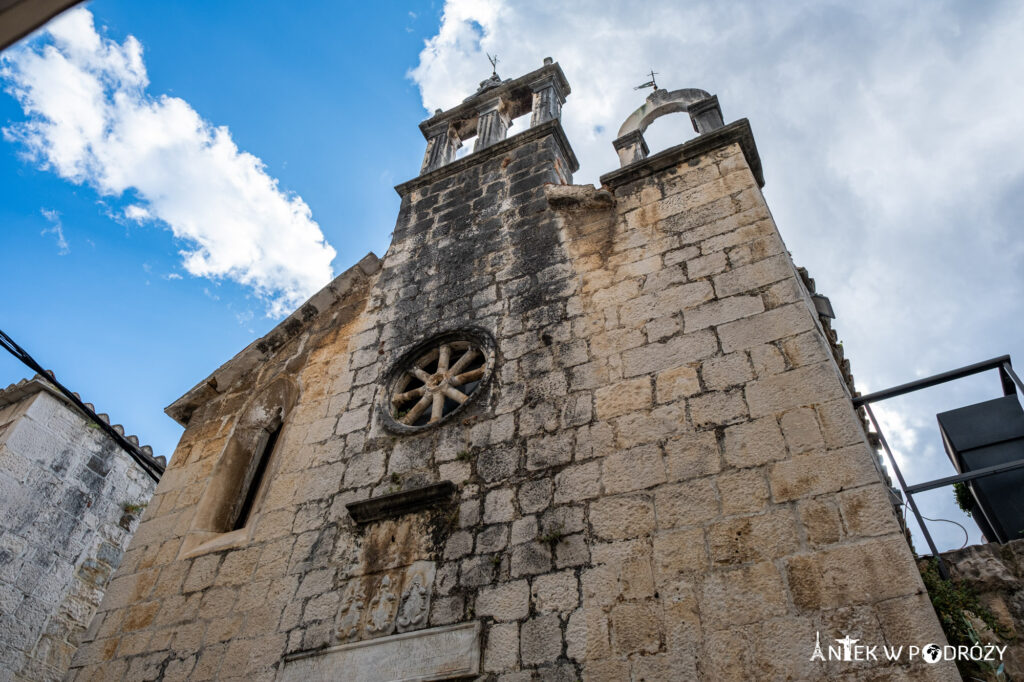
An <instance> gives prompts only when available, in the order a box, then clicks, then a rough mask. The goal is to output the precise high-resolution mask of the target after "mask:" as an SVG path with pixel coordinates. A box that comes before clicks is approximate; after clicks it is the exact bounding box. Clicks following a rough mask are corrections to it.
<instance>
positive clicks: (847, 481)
mask: <svg viewBox="0 0 1024 682" xmlns="http://www.w3.org/2000/svg"><path fill="white" fill-rule="evenodd" d="M870 457H871V455H870V453H869V452H868V451H867V450H866V449H865V448H864V447H863V446H859V445H854V446H851V447H848V448H843V449H841V450H833V451H830V452H826V453H821V454H810V455H800V456H798V457H794V458H792V459H789V460H786V461H784V462H777V463H775V464H773V465H772V467H771V469H770V471H769V474H768V480H769V483H770V484H771V488H772V499H774V500H775V501H776V502H786V501H788V500H795V499H798V498H801V497H811V496H813V495H821V494H823V493H832V492H838V491H840V490H843V489H846V488H855V487H858V486H862V485H867V484H868V483H877V482H878V480H879V479H878V472H877V470H876V469H875V467H874V465H873V464H872V463H871V459H870Z"/></svg>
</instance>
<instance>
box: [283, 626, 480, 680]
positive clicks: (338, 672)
mask: <svg viewBox="0 0 1024 682" xmlns="http://www.w3.org/2000/svg"><path fill="white" fill-rule="evenodd" d="M480 631H481V626H480V621H474V622H471V623H460V624H457V625H442V626H440V627H434V628H429V629H427V630H414V631H412V632H405V633H402V634H398V635H391V636H390V637H380V638H377V639H369V640H366V641H362V642H355V643H353V644H342V645H340V646H333V647H330V648H327V649H317V650H313V651H301V652H298V653H294V654H289V655H287V656H285V657H284V659H283V660H282V661H281V669H280V672H279V674H278V676H277V680H278V682H293V681H296V682H297V681H298V680H302V682H321V681H323V682H328V681H329V680H330V681H333V680H340V679H345V680H351V682H371V681H372V682H427V681H428V680H453V679H463V678H466V677H475V676H476V675H478V674H480Z"/></svg>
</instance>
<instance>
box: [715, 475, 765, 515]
mask: <svg viewBox="0 0 1024 682" xmlns="http://www.w3.org/2000/svg"><path fill="white" fill-rule="evenodd" d="M715 483H716V484H717V485H718V493H719V496H720V497H721V499H722V513H723V514H725V515H727V516H728V515H731V514H744V513H748V512H756V511H761V510H762V509H764V508H765V506H766V505H767V504H768V500H769V492H768V480H767V478H765V474H764V471H763V470H762V469H759V468H758V469H739V470H737V471H727V472H724V473H723V474H721V475H720V476H718V478H716V479H715Z"/></svg>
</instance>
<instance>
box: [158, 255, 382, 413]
mask: <svg viewBox="0 0 1024 682" xmlns="http://www.w3.org/2000/svg"><path fill="white" fill-rule="evenodd" d="M380 264H381V261H380V259H379V258H377V256H376V255H374V254H373V253H372V252H371V253H368V254H366V255H365V256H363V258H362V260H360V261H359V262H358V263H356V264H355V265H353V266H352V267H350V268H349V269H348V270H346V271H345V272H343V273H341V274H340V275H338V276H337V277H335V278H334V279H333V280H332V281H331V282H330V283H328V284H327V285H326V286H325V287H324V288H323V289H321V290H320V291H318V292H317V293H315V294H313V295H312V296H310V298H309V300H308V301H306V302H305V303H303V304H302V305H301V306H299V307H298V309H296V310H295V311H294V312H293V313H292V314H291V315H289V316H288V317H286V318H285V319H283V320H282V321H281V323H280V324H278V325H277V326H276V327H274V328H273V329H271V330H270V331H269V332H267V334H266V335H265V336H263V337H261V338H259V339H256V340H255V341H253V342H252V343H250V344H249V345H248V346H246V347H245V348H244V349H243V350H242V351H241V352H240V353H238V354H237V355H235V357H233V358H231V359H230V360H228V361H227V362H225V363H224V364H223V365H221V366H220V367H219V368H217V370H216V371H214V372H213V373H212V374H211V375H210V376H208V377H206V378H205V379H203V380H202V381H200V382H199V383H198V384H196V385H195V386H193V387H192V388H191V389H189V391H188V392H187V393H185V395H183V396H181V397H180V398H178V399H177V400H175V401H174V402H173V403H171V404H170V405H168V406H167V407H165V408H164V413H165V414H167V416H169V417H170V418H171V419H173V420H174V421H176V422H178V423H179V424H181V425H182V426H188V421H189V419H191V418H192V413H193V412H195V411H196V409H198V408H199V407H200V406H201V405H203V404H204V403H206V402H207V401H208V400H210V399H211V398H213V397H214V396H215V395H217V394H219V393H224V392H225V391H227V390H228V389H229V388H230V387H231V386H232V385H233V384H234V383H235V382H236V381H237V380H238V379H239V378H241V377H242V376H244V375H245V374H247V373H248V372H249V371H250V370H252V369H253V368H254V367H256V366H257V365H259V364H260V363H261V362H263V361H264V360H266V359H267V358H270V357H272V356H273V354H274V353H276V352H277V351H278V350H279V349H280V348H281V347H282V346H283V345H284V344H286V343H287V342H288V341H290V340H291V339H293V338H295V337H296V336H297V335H299V334H300V333H302V332H303V331H305V330H306V329H308V328H309V326H310V324H311V323H312V321H313V320H314V319H316V318H317V317H318V316H319V315H320V313H322V312H323V311H325V310H327V309H328V308H329V307H330V306H331V305H332V304H333V303H334V302H335V301H339V300H341V299H343V298H345V297H346V296H347V295H348V294H349V293H350V292H351V290H352V287H353V286H354V285H355V284H356V283H357V282H360V281H362V280H364V279H365V278H366V277H369V276H371V275H373V274H375V273H376V272H377V271H378V270H380Z"/></svg>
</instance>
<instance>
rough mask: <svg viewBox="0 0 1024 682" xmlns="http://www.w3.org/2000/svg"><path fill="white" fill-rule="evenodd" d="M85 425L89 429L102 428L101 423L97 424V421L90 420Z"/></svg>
mask: <svg viewBox="0 0 1024 682" xmlns="http://www.w3.org/2000/svg"><path fill="white" fill-rule="evenodd" d="M85 427H86V428H88V429H98V428H100V425H99V424H97V423H96V422H89V423H88V424H86V425H85Z"/></svg>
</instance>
